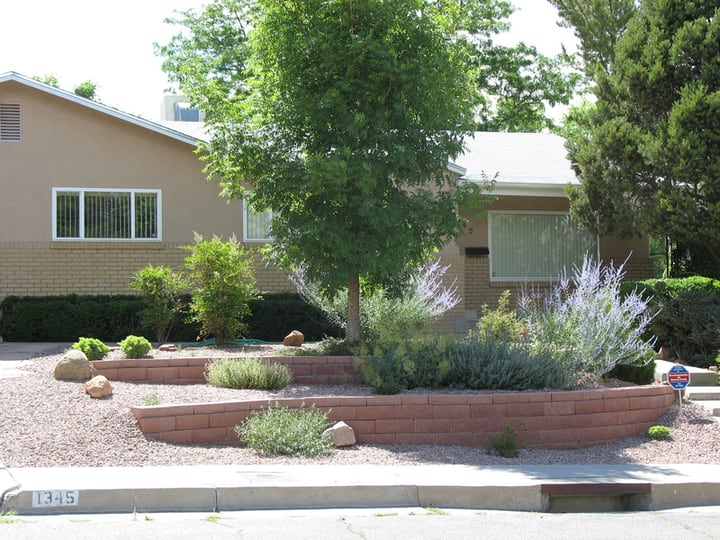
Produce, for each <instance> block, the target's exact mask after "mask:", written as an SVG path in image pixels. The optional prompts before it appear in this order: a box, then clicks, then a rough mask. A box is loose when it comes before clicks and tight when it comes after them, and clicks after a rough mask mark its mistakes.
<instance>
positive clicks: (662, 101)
mask: <svg viewBox="0 0 720 540" xmlns="http://www.w3.org/2000/svg"><path fill="white" fill-rule="evenodd" d="M718 58H720V2H717V1H711V2H686V1H679V0H645V1H643V2H641V4H640V6H639V8H638V11H637V12H636V14H635V15H634V16H633V17H632V18H631V19H630V21H629V22H628V24H627V29H626V30H625V31H624V33H623V34H622V37H621V38H620V39H619V40H618V41H617V44H616V46H615V48H614V56H613V59H612V61H611V62H610V64H609V68H608V70H607V71H605V70H596V72H595V78H596V87H595V94H596V98H597V101H596V106H595V107H594V108H590V109H588V110H586V111H585V113H584V115H583V116H582V118H581V120H582V122H581V124H582V125H583V129H580V130H579V131H577V132H576V137H575V138H574V139H573V140H571V141H570V144H569V148H570V151H571V152H570V155H571V158H572V160H573V162H574V163H575V167H576V170H577V172H578V174H579V177H580V180H581V185H582V187H581V189H578V190H573V191H572V192H571V204H572V209H573V211H574V212H575V213H576V214H577V215H579V216H580V217H582V218H584V220H585V221H586V223H588V224H589V225H591V226H592V227H593V228H594V229H595V230H596V231H598V232H600V233H614V234H624V235H630V234H636V233H642V232H648V233H650V234H652V235H655V236H658V237H663V236H666V235H667V236H669V237H670V238H671V239H672V240H673V241H674V242H676V243H677V244H679V245H681V246H683V247H684V248H685V249H686V252H687V253H688V254H689V257H690V261H691V266H690V269H692V270H694V271H698V272H703V273H706V274H710V275H715V276H717V275H718V274H719V272H718V270H717V269H718V268H720V127H719V126H718V123H717V119H718V118H720V65H719V64H718Z"/></svg>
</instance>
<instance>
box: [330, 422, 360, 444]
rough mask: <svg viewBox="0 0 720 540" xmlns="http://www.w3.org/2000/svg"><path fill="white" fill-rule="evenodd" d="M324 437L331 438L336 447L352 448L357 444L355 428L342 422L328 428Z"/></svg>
mask: <svg viewBox="0 0 720 540" xmlns="http://www.w3.org/2000/svg"><path fill="white" fill-rule="evenodd" d="M323 435H325V436H326V437H330V440H331V441H332V442H333V444H334V445H335V446H352V445H354V444H355V443H356V442H357V441H356V439H355V431H354V430H353V428H351V427H350V426H348V425H347V424H346V423H345V422H342V421H341V422H338V423H337V424H335V425H334V426H332V427H329V428H327V429H326V430H325V431H324V432H323Z"/></svg>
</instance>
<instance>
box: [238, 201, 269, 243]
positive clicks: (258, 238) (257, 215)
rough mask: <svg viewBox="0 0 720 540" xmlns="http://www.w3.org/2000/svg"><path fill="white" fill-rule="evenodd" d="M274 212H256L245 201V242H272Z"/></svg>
mask: <svg viewBox="0 0 720 540" xmlns="http://www.w3.org/2000/svg"><path fill="white" fill-rule="evenodd" d="M272 217H273V214H272V211H270V210H267V211H265V212H255V211H254V210H253V209H252V208H250V207H249V205H248V203H247V200H245V201H243V242H272V240H273V236H272Z"/></svg>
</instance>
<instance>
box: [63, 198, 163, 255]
mask: <svg viewBox="0 0 720 540" xmlns="http://www.w3.org/2000/svg"><path fill="white" fill-rule="evenodd" d="M88 192H91V193H129V194H130V237H129V238H85V193H88ZM59 193H77V194H78V204H79V213H80V219H79V231H78V236H77V237H73V238H71V237H58V235H57V197H58V194H59ZM137 193H153V194H155V197H156V200H157V212H156V218H157V223H156V227H157V237H155V238H135V195H136V194H137ZM52 239H53V241H56V242H161V241H162V190H159V189H127V188H117V189H115V188H77V187H54V188H52Z"/></svg>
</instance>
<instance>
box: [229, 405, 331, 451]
mask: <svg viewBox="0 0 720 540" xmlns="http://www.w3.org/2000/svg"><path fill="white" fill-rule="evenodd" d="M327 425H328V416H327V414H326V413H324V412H321V411H318V410H316V409H315V408H314V407H312V408H310V409H305V408H301V409H291V408H288V407H285V406H282V405H280V404H278V403H276V404H275V405H274V406H270V407H268V408H267V409H264V410H262V411H258V412H255V413H253V414H252V415H251V416H250V417H249V418H248V419H247V420H245V422H243V423H242V424H240V425H238V426H235V432H236V433H237V435H238V437H239V438H240V440H241V441H245V442H246V443H247V445H248V448H251V449H252V450H255V451H256V452H259V453H261V454H265V455H291V456H304V457H316V456H323V455H327V454H329V453H331V452H332V450H333V444H332V441H331V440H330V439H329V438H328V437H326V436H325V435H323V432H324V431H325V429H326V428H327Z"/></svg>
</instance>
